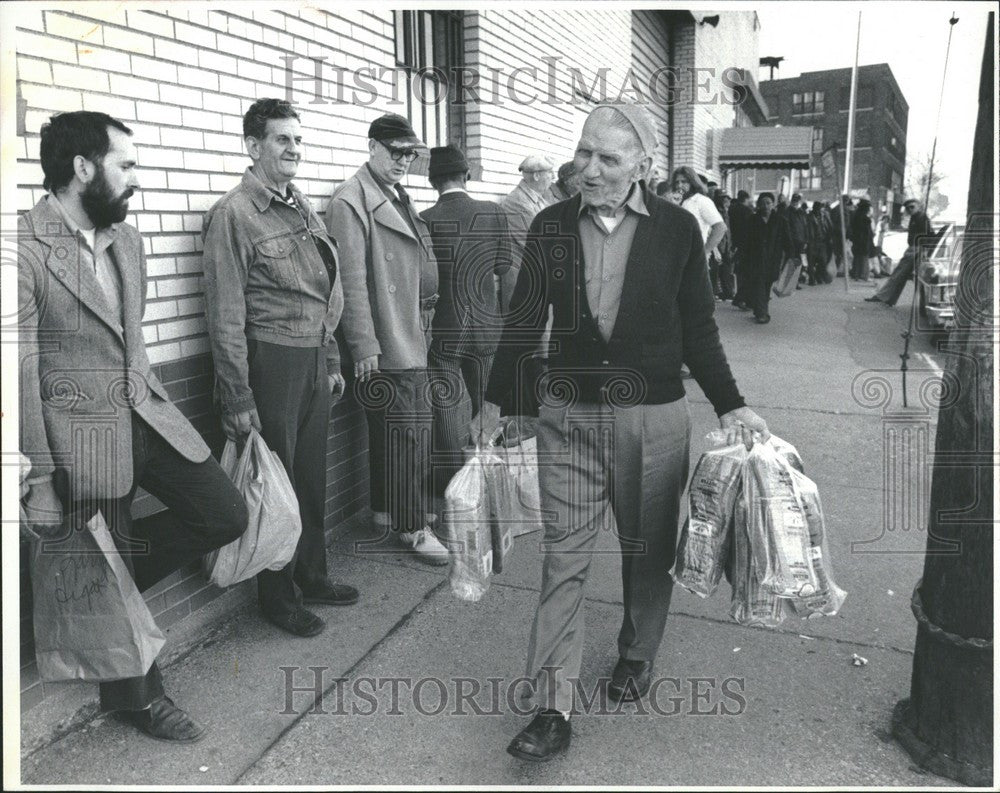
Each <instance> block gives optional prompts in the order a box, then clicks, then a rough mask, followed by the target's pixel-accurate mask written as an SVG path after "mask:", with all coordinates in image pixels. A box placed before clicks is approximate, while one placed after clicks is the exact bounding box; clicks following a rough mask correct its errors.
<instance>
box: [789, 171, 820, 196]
mask: <svg viewBox="0 0 1000 793" xmlns="http://www.w3.org/2000/svg"><path fill="white" fill-rule="evenodd" d="M792 189H793V190H795V191H797V192H801V191H802V190H822V189H823V167H822V166H821V165H814V166H813V167H812V168H803V169H802V170H800V171H796V172H795V184H794V185H793V187H792Z"/></svg>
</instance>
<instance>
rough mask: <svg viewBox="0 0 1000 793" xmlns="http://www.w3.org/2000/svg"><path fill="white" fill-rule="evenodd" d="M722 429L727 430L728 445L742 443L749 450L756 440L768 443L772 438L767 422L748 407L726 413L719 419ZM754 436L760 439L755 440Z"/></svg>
mask: <svg viewBox="0 0 1000 793" xmlns="http://www.w3.org/2000/svg"><path fill="white" fill-rule="evenodd" d="M719 424H720V425H721V426H722V429H724V430H726V443H729V444H733V443H738V442H739V441H742V442H743V443H744V445H745V446H746V447H747V449H748V450H749V449H750V448H751V447H752V446H753V444H754V441H755V440H760V441H766V440H767V439H768V438H770V437H771V433H770V431H769V430H768V429H767V422H765V421H764V419H762V418H761V417H760V416H758V415H757V414H756V413H754V412H753V411H752V410H750V408H748V407H742V408H736V410H730V411H729V412H728V413H724V414H723V415H722V417H721V418H720V419H719ZM754 435H759V436H760V437H758V438H755V437H754Z"/></svg>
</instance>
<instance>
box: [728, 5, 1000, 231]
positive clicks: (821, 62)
mask: <svg viewBox="0 0 1000 793" xmlns="http://www.w3.org/2000/svg"><path fill="white" fill-rule="evenodd" d="M720 7H721V6H720ZM991 7H993V8H995V4H993V3H977V2H971V3H970V2H952V3H941V2H902V1H901V0H900V1H897V2H863V3H861V2H795V3H792V2H782V3H760V4H759V5H756V6H755V8H756V10H757V14H758V16H759V18H760V23H761V30H760V56H761V57H764V56H769V55H774V56H778V55H782V56H784V58H785V60H784V61H782V62H781V66H780V68H779V69H776V70H775V72H774V76H775V79H777V78H779V77H796V76H798V75H799V74H801V73H802V72H810V71H817V70H821V69H836V68H843V67H850V66H852V65H853V64H854V51H855V44H856V37H857V31H858V11H860V12H861V46H860V51H859V58H858V64H859V65H865V64H873V63H888V64H889V66H890V67H891V69H892V73H893V75H894V76H895V78H896V82H897V83H899V87H900V89H901V90H902V92H903V96H904V97H905V99H906V101H907V103H908V104H909V106H910V114H909V121H908V125H907V136H906V138H907V139H906V151H907V160H908V161H909V160H910V159H911V158H912V156H913V155H914V154H929V153H930V151H931V146H932V143H933V140H934V130H935V119H936V117H937V113H938V99H939V97H940V95H941V79H942V74H943V73H944V65H945V50H946V48H947V45H948V30H949V28H950V27H951V26H950V25H949V24H948V20H949V19H950V18H951V16H952V14H953V13H954V14H955V15H956V16H958V18H959V21H958V23H957V24H956V25H955V26H954V30H953V33H952V40H951V50H950V53H949V55H948V68H947V73H945V74H944V77H945V80H944V100H943V103H942V106H941V116H940V124H939V126H938V128H937V135H938V144H937V153H936V156H935V163H936V164H935V167H934V171H935V173H940V174H942V175H943V176H944V181H943V182H942V184H941V185H940V187H939V189H940V191H941V192H942V193H944V194H945V195H947V196H948V198H949V201H950V204H949V208H948V210H947V212H946V214H947V215H948V216H949V217H952V216H954V217H956V218H958V217H964V215H965V206H966V201H967V198H968V189H969V169H970V167H971V165H972V141H973V134H974V132H975V126H976V114H977V112H978V92H979V75H980V71H981V69H982V58H983V46H984V44H985V37H986V25H987V13H988V11H989V9H990V8H991ZM768 72H769V70H768V69H766V68H765V69H761V72H760V74H759V75H758V79H763V80H766V79H768Z"/></svg>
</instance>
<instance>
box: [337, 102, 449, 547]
mask: <svg viewBox="0 0 1000 793" xmlns="http://www.w3.org/2000/svg"><path fill="white" fill-rule="evenodd" d="M422 148H426V147H425V146H424V143H423V142H422V141H421V140H420V138H418V137H417V135H416V133H415V132H414V131H413V127H411V126H410V122H409V121H407V119H405V118H404V117H403V116H400V115H396V114H395V113H389V114H386V115H384V116H381V117H379V118H377V119H375V121H373V122H372V124H371V126H370V127H369V128H368V153H369V156H368V162H366V163H365V164H364V165H362V166H361V167H360V168H359V169H358V172H357V173H356V174H354V176H352V177H351V178H350V179H348V180H347V181H345V182H344V183H343V184H341V185H339V186H338V187H337V188H336V189H335V190H334V191H333V196H332V197H331V199H330V205H329V207H328V208H327V215H326V224H327V229H328V230H329V232H330V234H331V235H332V236H334V237H335V238H336V239H337V242H338V244H339V253H340V268H341V270H340V272H341V277H342V279H343V282H344V313H343V316H342V318H341V327H342V328H343V333H344V338H345V340H346V342H347V348H348V350H349V352H350V355H351V359H352V360H353V361H354V376H355V378H357V381H358V384H357V386H356V388H355V393H356V394H357V395H358V398H359V400H360V401H361V403H362V405H363V406H364V408H365V415H366V417H367V420H368V460H369V477H370V488H371V495H370V500H371V506H372V511H373V512H374V513H375V518H374V519H375V523H376V525H378V526H380V527H381V528H383V529H389V528H395V529H396V530H397V531H398V532H399V540H400V542H401V544H403V545H404V546H406V547H408V548H411V549H412V550H413V551H414V552H415V553H416V554H417V555H418V556H419V557H420V558H421V559H423V560H424V561H426V562H428V563H429V564H435V565H441V564H447V562H448V551H447V549H446V548H445V547H444V546H443V545H442V544H441V543H440V542H439V541H438V539H437V537H435V535H434V532H433V530H432V528H431V527H430V526H429V525H428V521H427V507H428V504H429V498H430V492H429V485H430V480H429V456H430V433H431V425H432V418H431V408H430V402H429V399H428V377H427V350H428V347H429V346H430V331H431V320H432V319H433V317H434V304H435V302H436V301H437V291H438V271H437V262H436V261H435V259H434V254H433V252H432V250H431V239H430V232H429V230H428V228H427V225H426V224H425V223H424V221H423V220H422V219H421V218H420V216H419V215H418V214H417V211H416V209H415V208H414V206H413V204H412V202H411V201H410V197H409V195H408V194H407V193H406V191H405V190H404V189H403V188H402V186H401V185H400V184H399V183H400V182H401V181H402V179H403V177H405V176H406V174H407V172H408V171H409V168H410V164H411V163H412V162H413V161H414V160H415V159H416V158H417V157H418V156H419V149H422Z"/></svg>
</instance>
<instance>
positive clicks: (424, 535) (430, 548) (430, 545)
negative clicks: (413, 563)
mask: <svg viewBox="0 0 1000 793" xmlns="http://www.w3.org/2000/svg"><path fill="white" fill-rule="evenodd" d="M399 541H400V542H401V543H403V545H405V546H406V547H407V548H412V549H413V550H414V551H415V552H416V554H417V556H419V557H420V558H421V559H423V560H424V561H425V562H427V563H428V564H434V565H442V564H448V549H447V548H445V547H444V546H443V545H442V544H441V542H440V540H438V538H437V537H435V536H434V532H432V531H431V530H430V529H429V528H427V527H426V526H424V528H422V529H421V530H420V531H401V532H400V533H399Z"/></svg>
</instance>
